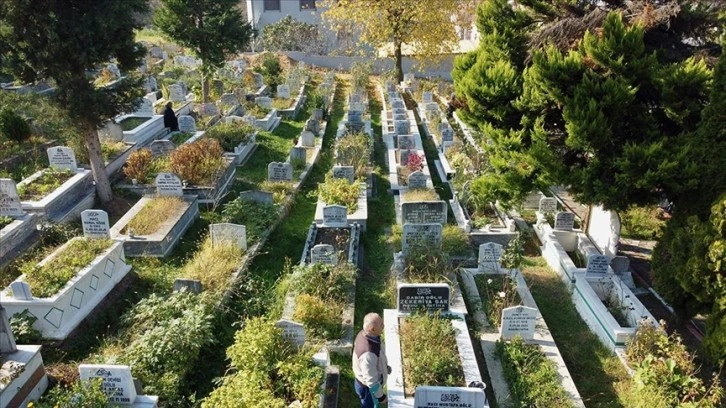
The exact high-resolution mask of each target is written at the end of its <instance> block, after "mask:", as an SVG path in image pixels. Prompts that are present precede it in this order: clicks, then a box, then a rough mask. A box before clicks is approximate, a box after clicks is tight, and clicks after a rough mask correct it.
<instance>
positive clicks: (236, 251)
mask: <svg viewBox="0 0 726 408" xmlns="http://www.w3.org/2000/svg"><path fill="white" fill-rule="evenodd" d="M243 253H244V251H242V249H241V248H240V247H239V246H238V245H237V243H234V242H218V243H216V244H214V245H212V240H211V239H210V238H207V239H206V240H204V243H203V244H202V246H201V248H200V249H199V250H198V251H197V252H196V253H195V254H194V257H193V258H192V259H191V260H190V261H189V262H187V263H186V264H185V265H184V268H182V270H181V273H180V277H183V278H186V279H196V280H199V281H201V282H202V286H203V287H204V290H205V291H209V292H211V293H215V294H219V295H221V294H222V292H223V291H224V289H225V288H226V287H227V285H228V283H229V280H230V278H231V277H232V274H233V273H234V271H236V270H237V268H238V267H239V265H240V262H241V260H242V255H243Z"/></svg>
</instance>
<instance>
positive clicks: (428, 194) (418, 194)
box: [401, 188, 440, 203]
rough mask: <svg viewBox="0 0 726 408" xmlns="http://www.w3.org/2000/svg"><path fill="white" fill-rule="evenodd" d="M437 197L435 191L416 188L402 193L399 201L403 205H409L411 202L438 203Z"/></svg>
mask: <svg viewBox="0 0 726 408" xmlns="http://www.w3.org/2000/svg"><path fill="white" fill-rule="evenodd" d="M438 200H440V199H439V195H438V194H436V191H434V190H430V189H423V188H417V189H415V190H408V191H406V192H405V193H403V196H402V197H401V201H402V202H404V203H410V202H413V201H438Z"/></svg>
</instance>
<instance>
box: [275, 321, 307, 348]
mask: <svg viewBox="0 0 726 408" xmlns="http://www.w3.org/2000/svg"><path fill="white" fill-rule="evenodd" d="M275 325H276V326H277V327H279V328H280V329H282V337H284V338H286V339H288V340H289V341H290V342H291V343H292V344H294V345H295V346H297V347H302V345H303V344H305V326H303V325H302V324H300V323H297V322H293V321H292V320H287V319H280V320H278V321H277V323H275Z"/></svg>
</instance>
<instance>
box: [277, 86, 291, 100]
mask: <svg viewBox="0 0 726 408" xmlns="http://www.w3.org/2000/svg"><path fill="white" fill-rule="evenodd" d="M277 97H278V98H280V99H290V85H287V84H283V85H278V86H277Z"/></svg>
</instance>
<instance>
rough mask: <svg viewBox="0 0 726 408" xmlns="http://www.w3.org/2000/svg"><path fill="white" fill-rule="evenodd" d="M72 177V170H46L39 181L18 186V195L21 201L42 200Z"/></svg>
mask: <svg viewBox="0 0 726 408" xmlns="http://www.w3.org/2000/svg"><path fill="white" fill-rule="evenodd" d="M71 177H73V173H71V171H70V170H56V169H50V168H49V169H46V170H45V171H43V173H42V174H41V175H40V177H38V178H37V179H35V180H33V181H32V182H30V183H28V184H24V185H20V186H18V195H19V196H20V199H21V200H40V199H41V198H43V197H45V196H46V195H48V194H50V193H52V192H53V191H55V190H56V189H57V188H58V187H60V186H62V185H63V183H65V182H66V181H68V180H70V179H71Z"/></svg>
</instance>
